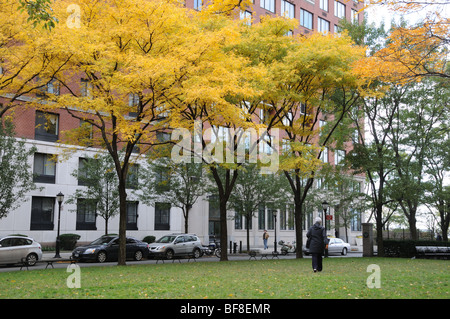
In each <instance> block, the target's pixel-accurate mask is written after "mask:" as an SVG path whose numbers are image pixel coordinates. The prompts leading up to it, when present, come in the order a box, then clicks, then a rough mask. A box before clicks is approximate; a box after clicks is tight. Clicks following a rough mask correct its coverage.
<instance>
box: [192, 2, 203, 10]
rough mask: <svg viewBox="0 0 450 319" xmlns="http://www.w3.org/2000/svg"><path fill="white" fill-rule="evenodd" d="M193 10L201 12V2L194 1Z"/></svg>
mask: <svg viewBox="0 0 450 319" xmlns="http://www.w3.org/2000/svg"><path fill="white" fill-rule="evenodd" d="M194 9H195V10H198V11H201V10H202V0H194Z"/></svg>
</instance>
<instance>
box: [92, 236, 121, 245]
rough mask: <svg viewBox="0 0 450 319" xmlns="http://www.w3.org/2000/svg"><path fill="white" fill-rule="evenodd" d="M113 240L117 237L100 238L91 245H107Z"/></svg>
mask: <svg viewBox="0 0 450 319" xmlns="http://www.w3.org/2000/svg"><path fill="white" fill-rule="evenodd" d="M113 238H115V237H111V236H104V237H100V238H98V239H96V240H94V241H93V242H92V243H90V245H106V244H107V243H109V242H110V241H111V239H113Z"/></svg>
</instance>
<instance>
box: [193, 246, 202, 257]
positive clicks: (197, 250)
mask: <svg viewBox="0 0 450 319" xmlns="http://www.w3.org/2000/svg"><path fill="white" fill-rule="evenodd" d="M193 255H194V258H195V259H197V258H200V257H201V256H202V252H201V251H200V249H198V248H194V251H193Z"/></svg>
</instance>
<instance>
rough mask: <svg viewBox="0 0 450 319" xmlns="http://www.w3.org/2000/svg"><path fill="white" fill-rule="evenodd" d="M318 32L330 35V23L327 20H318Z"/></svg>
mask: <svg viewBox="0 0 450 319" xmlns="http://www.w3.org/2000/svg"><path fill="white" fill-rule="evenodd" d="M317 24H318V25H317V31H318V32H324V33H328V32H329V31H330V22H328V21H327V20H325V19H322V18H318V20H317Z"/></svg>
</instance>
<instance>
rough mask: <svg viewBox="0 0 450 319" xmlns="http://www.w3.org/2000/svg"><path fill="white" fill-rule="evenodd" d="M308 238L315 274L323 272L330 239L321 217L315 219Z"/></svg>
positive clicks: (307, 235)
mask: <svg viewBox="0 0 450 319" xmlns="http://www.w3.org/2000/svg"><path fill="white" fill-rule="evenodd" d="M306 237H307V238H308V241H309V252H310V253H311V255H312V268H313V270H314V272H317V271H322V255H323V251H324V250H325V249H326V248H327V246H328V239H327V232H326V230H325V227H323V226H322V220H321V219H320V217H316V219H314V225H312V226H311V228H310V229H309V230H308V233H307V234H306Z"/></svg>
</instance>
